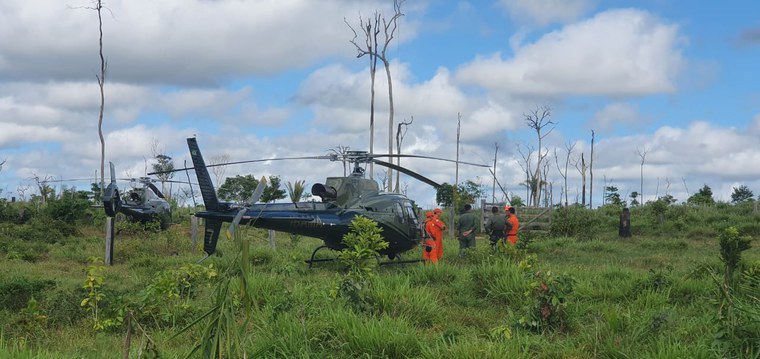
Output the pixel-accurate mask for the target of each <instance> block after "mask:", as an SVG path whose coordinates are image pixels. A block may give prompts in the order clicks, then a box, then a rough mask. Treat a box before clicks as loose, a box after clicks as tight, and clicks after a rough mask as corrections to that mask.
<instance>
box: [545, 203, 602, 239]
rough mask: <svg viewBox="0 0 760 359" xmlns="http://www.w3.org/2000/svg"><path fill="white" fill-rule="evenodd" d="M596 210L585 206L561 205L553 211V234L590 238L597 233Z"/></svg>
mask: <svg viewBox="0 0 760 359" xmlns="http://www.w3.org/2000/svg"><path fill="white" fill-rule="evenodd" d="M597 223H598V219H597V218H596V212H595V211H593V210H590V209H587V208H583V207H576V206H571V207H561V208H558V209H557V210H555V211H553V213H552V226H551V231H550V232H551V235H552V236H556V237H577V238H578V239H583V240H590V239H593V238H595V237H596V233H597V230H598V228H597Z"/></svg>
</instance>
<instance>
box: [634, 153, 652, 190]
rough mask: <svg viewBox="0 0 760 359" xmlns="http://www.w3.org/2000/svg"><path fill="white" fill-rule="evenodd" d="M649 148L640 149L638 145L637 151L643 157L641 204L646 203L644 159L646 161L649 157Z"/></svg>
mask: <svg viewBox="0 0 760 359" xmlns="http://www.w3.org/2000/svg"><path fill="white" fill-rule="evenodd" d="M647 152H649V150H647V149H646V148H644V150H643V151H642V150H640V149H639V148H638V147H636V153H637V154H638V155H639V157H641V183H640V185H641V187H640V188H639V197H640V198H641V204H644V161H646V158H647Z"/></svg>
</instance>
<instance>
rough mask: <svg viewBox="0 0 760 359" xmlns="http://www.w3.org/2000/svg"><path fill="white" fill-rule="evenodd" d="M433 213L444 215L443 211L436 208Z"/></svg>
mask: <svg viewBox="0 0 760 359" xmlns="http://www.w3.org/2000/svg"><path fill="white" fill-rule="evenodd" d="M433 213H443V210H441V209H440V208H436V209H434V210H433Z"/></svg>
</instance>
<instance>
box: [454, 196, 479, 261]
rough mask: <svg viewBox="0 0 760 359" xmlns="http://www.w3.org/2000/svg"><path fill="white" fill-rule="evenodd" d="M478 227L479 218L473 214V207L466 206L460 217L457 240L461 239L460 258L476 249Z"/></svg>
mask: <svg viewBox="0 0 760 359" xmlns="http://www.w3.org/2000/svg"><path fill="white" fill-rule="evenodd" d="M477 227H478V217H476V216H475V213H472V206H471V205H469V204H466V205H464V212H463V213H462V214H461V215H460V216H459V223H458V224H457V233H458V236H457V238H458V239H459V256H460V257H462V256H463V255H464V251H465V250H466V249H468V248H475V230H476V229H477Z"/></svg>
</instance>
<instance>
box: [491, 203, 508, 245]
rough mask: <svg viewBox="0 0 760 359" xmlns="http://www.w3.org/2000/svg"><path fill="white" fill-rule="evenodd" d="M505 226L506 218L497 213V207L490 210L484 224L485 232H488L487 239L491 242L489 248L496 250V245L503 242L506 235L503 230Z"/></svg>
mask: <svg viewBox="0 0 760 359" xmlns="http://www.w3.org/2000/svg"><path fill="white" fill-rule="evenodd" d="M506 226H507V218H506V217H505V216H503V215H502V214H501V213H499V207H496V206H494V207H492V208H491V217H490V218H489V219H488V223H487V224H486V230H487V231H488V232H489V239H490V240H491V248H492V249H493V250H496V245H497V244H498V243H499V241H501V240H504V236H505V235H506V232H505V230H504V229H505V228H506Z"/></svg>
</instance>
